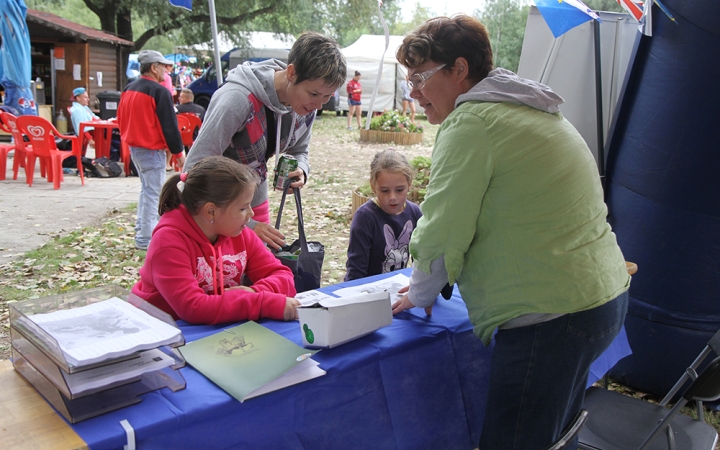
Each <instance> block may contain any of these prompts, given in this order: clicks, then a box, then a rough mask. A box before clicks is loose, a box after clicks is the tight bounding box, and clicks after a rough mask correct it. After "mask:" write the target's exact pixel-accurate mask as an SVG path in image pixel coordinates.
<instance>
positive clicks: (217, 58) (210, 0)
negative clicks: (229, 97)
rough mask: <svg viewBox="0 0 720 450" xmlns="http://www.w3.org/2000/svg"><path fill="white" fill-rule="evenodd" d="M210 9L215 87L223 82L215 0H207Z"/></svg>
mask: <svg viewBox="0 0 720 450" xmlns="http://www.w3.org/2000/svg"><path fill="white" fill-rule="evenodd" d="M208 6H209V8H210V27H211V28H212V36H213V47H214V48H215V73H216V74H217V85H218V87H220V85H221V84H222V82H223V78H222V61H220V44H219V43H218V31H217V18H216V17H215V0H208Z"/></svg>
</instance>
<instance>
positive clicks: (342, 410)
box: [72, 269, 630, 450]
mask: <svg viewBox="0 0 720 450" xmlns="http://www.w3.org/2000/svg"><path fill="white" fill-rule="evenodd" d="M406 273H408V274H409V269H406ZM383 277H384V276H383V275H380V276H377V277H371V278H368V279H365V280H362V281H359V280H356V281H354V282H348V283H342V284H340V285H336V286H331V287H327V288H324V289H323V290H324V291H326V292H331V291H334V290H336V289H338V288H341V287H348V286H353V285H357V284H361V283H364V282H368V281H374V280H376V279H381V278H383ZM259 323H261V324H262V325H264V326H266V327H268V328H269V329H271V330H273V331H275V332H277V333H279V334H281V335H283V336H285V337H286V338H288V339H290V340H291V341H294V342H296V343H297V344H299V345H302V339H301V335H300V327H299V325H298V322H289V323H287V322H277V321H272V320H261V321H260V322H259ZM179 325H180V327H181V329H182V330H183V334H184V335H185V338H186V340H187V341H193V340H196V339H199V338H202V337H204V336H207V335H209V334H212V333H215V332H217V331H218V330H219V329H221V328H226V327H230V326H234V325H236V324H227V325H225V326H198V325H195V326H193V325H187V324H185V323H182V322H180V323H179ZM492 347H493V344H491V345H490V347H488V348H486V347H484V346H483V345H482V343H481V342H480V340H479V339H478V338H477V337H475V336H474V335H473V334H472V326H471V325H470V322H469V321H468V318H467V309H466V308H465V304H464V303H463V302H462V299H461V298H460V295H459V293H458V292H457V289H455V291H454V292H453V297H452V298H451V299H450V300H449V301H445V300H442V299H440V300H438V301H437V302H436V305H435V307H434V309H433V315H432V317H427V316H426V315H425V312H424V310H422V309H419V308H415V309H413V310H411V311H409V312H405V313H402V314H399V315H398V316H396V317H395V318H394V319H393V323H392V325H391V326H388V327H385V328H383V329H380V330H378V331H376V332H374V333H372V334H370V335H368V336H365V337H363V338H360V339H357V340H355V341H352V342H349V343H347V344H344V345H341V346H340V347H337V348H334V349H329V350H322V351H320V352H318V353H317V354H316V355H315V356H314V357H313V358H314V359H315V360H317V361H318V362H319V363H320V367H322V368H323V369H324V370H326V371H327V374H326V375H325V376H322V377H319V378H316V379H313V380H310V381H307V382H304V383H301V384H299V385H296V386H291V387H289V388H285V389H281V390H279V391H275V392H271V393H269V394H266V395H263V396H260V397H257V398H253V399H250V400H247V401H245V402H244V403H240V402H239V401H237V400H235V399H234V398H233V397H231V396H230V395H228V394H226V393H225V391H223V390H222V389H220V388H218V387H216V386H215V385H214V384H213V383H212V382H210V381H209V380H208V379H206V378H205V377H204V376H202V375H201V374H200V373H198V372H197V371H196V370H194V369H193V368H192V367H190V366H188V367H185V368H183V369H181V372H182V374H183V376H184V377H185V379H186V381H187V388H186V389H184V390H181V391H178V392H171V391H170V390H168V389H161V390H158V391H154V392H151V393H148V394H145V395H143V401H142V402H141V403H139V404H137V405H132V406H129V407H126V408H123V409H120V410H118V411H114V412H110V413H107V414H104V415H102V416H99V417H96V418H93V419H89V420H86V421H83V422H80V423H77V424H74V425H72V427H73V429H74V430H75V431H76V432H77V433H78V434H79V435H80V437H81V438H82V439H83V440H84V441H85V442H86V443H87V444H88V445H89V446H90V448H91V449H93V450H96V449H116V448H117V449H122V447H123V445H125V444H126V443H127V439H126V435H125V431H124V430H123V428H122V427H121V425H120V423H119V422H120V421H121V420H123V419H127V420H128V421H129V422H130V424H131V425H132V427H133V428H134V430H135V436H136V442H137V444H138V446H139V448H140V449H155V448H157V449H167V448H174V449H181V448H193V449H196V448H213V449H222V448H251V449H256V448H268V449H270V448H273V449H274V448H277V449H280V448H282V449H334V448H342V449H347V450H350V449H414V450H417V449H440V448H442V449H456V448H457V449H463V450H466V449H469V448H474V447H475V446H477V442H478V441H479V438H480V430H481V427H482V421H483V416H484V406H485V397H486V390H487V380H488V375H489V367H490V358H491V354H492ZM628 354H630V348H629V345H628V343H627V337H626V335H625V332H624V330H623V331H622V333H621V334H620V335H619V336H618V338H617V339H616V340H615V342H614V343H613V344H612V346H611V347H610V348H609V349H608V350H607V351H606V352H605V354H603V355H602V356H601V357H600V358H599V359H598V361H596V362H595V363H594V364H593V368H592V370H591V381H590V383H589V384H592V382H594V381H595V380H597V379H598V378H600V377H602V375H603V374H604V373H605V372H606V371H607V369H609V368H610V367H612V366H613V365H614V364H615V363H616V362H617V361H618V360H619V359H621V358H623V357H624V356H627V355H628Z"/></svg>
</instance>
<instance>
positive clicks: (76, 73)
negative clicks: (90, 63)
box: [73, 64, 81, 81]
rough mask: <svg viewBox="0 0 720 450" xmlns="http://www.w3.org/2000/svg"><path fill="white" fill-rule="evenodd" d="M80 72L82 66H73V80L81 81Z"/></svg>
mask: <svg viewBox="0 0 720 450" xmlns="http://www.w3.org/2000/svg"><path fill="white" fill-rule="evenodd" d="M80 70H81V66H80V64H73V80H75V81H80V80H81V78H80Z"/></svg>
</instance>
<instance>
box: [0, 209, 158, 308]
mask: <svg viewBox="0 0 720 450" xmlns="http://www.w3.org/2000/svg"><path fill="white" fill-rule="evenodd" d="M135 209H136V208H135V206H134V205H133V206H129V207H127V208H124V209H118V210H114V211H111V212H110V213H109V215H108V216H107V217H106V218H105V219H104V220H103V221H102V222H101V223H100V224H99V225H98V226H96V227H88V228H85V229H82V230H79V231H73V232H71V233H69V234H67V235H64V236H59V235H58V236H53V237H52V239H51V240H50V241H49V242H48V243H47V244H45V245H43V246H42V247H40V248H39V249H37V250H32V251H30V252H28V253H26V254H25V255H24V257H23V258H21V259H17V260H14V261H11V262H8V263H5V264H2V265H0V274H1V275H2V278H1V279H2V281H0V302H2V303H6V302H13V301H17V300H24V299H27V298H36V297H40V296H47V295H53V294H60V293H64V292H69V291H75V290H79V289H87V288H91V287H96V286H102V285H106V284H117V285H120V286H122V287H125V288H130V287H131V286H132V285H133V284H134V283H135V281H136V280H137V270H138V268H139V267H140V266H141V265H142V263H143V261H144V259H145V252H144V251H141V250H136V249H135V238H134V236H135V230H134V229H133V226H134V222H135Z"/></svg>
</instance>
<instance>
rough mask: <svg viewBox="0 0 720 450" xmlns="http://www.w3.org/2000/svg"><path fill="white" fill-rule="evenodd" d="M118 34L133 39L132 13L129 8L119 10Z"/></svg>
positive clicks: (129, 39)
mask: <svg viewBox="0 0 720 450" xmlns="http://www.w3.org/2000/svg"><path fill="white" fill-rule="evenodd" d="M117 35H118V37H121V38H123V39H127V40H128V41H132V40H133V31H132V14H131V12H130V9H128V8H121V9H118V11H117ZM136 50H139V49H136Z"/></svg>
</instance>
